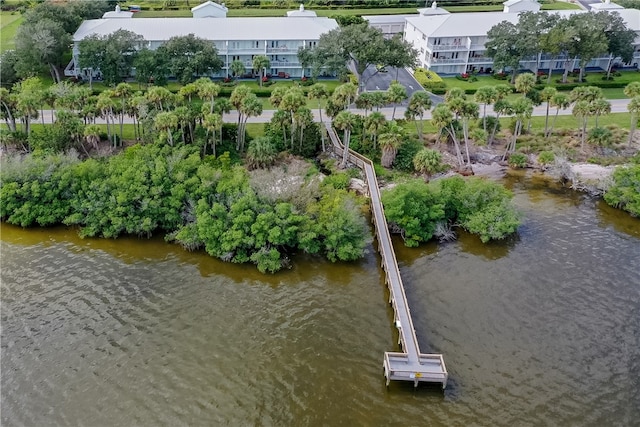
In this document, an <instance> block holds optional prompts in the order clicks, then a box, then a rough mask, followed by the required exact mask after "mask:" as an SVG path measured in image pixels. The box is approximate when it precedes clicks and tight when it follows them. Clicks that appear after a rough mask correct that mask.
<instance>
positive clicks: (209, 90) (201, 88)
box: [195, 77, 220, 114]
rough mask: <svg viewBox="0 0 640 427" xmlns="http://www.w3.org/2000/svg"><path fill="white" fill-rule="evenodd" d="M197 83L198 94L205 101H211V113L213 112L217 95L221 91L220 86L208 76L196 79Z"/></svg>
mask: <svg viewBox="0 0 640 427" xmlns="http://www.w3.org/2000/svg"><path fill="white" fill-rule="evenodd" d="M195 83H196V85H197V87H198V96H199V97H200V98H202V100H203V101H208V102H209V114H211V113H213V107H214V105H215V100H216V96H218V93H220V86H218V85H217V84H215V83H214V82H212V81H211V80H210V79H209V78H207V77H203V78H200V79H198V80H196V82H195Z"/></svg>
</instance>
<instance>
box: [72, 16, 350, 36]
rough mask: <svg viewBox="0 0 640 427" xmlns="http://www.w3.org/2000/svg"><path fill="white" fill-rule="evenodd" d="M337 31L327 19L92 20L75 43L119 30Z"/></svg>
mask: <svg viewBox="0 0 640 427" xmlns="http://www.w3.org/2000/svg"><path fill="white" fill-rule="evenodd" d="M335 28H338V23H337V22H336V21H335V19H330V18H325V17H316V18H304V17H301V18H297V19H288V18H286V17H280V18H217V19H198V18H134V19H90V20H88V21H84V22H83V23H82V24H81V25H80V28H78V30H77V31H76V32H75V34H74V35H73V41H80V40H82V39H84V38H85V37H87V36H89V35H92V34H97V35H101V36H105V35H107V34H111V33H113V32H115V31H117V30H120V29H123V30H128V31H132V32H134V33H136V34H139V35H141V36H142V37H143V38H144V39H145V40H147V41H165V40H169V39H170V38H171V37H174V36H186V35H189V34H194V35H195V36H196V37H200V38H203V39H205V40H265V39H268V40H304V39H312V40H317V39H319V38H320V35H321V34H324V33H326V32H328V31H330V30H333V29H335Z"/></svg>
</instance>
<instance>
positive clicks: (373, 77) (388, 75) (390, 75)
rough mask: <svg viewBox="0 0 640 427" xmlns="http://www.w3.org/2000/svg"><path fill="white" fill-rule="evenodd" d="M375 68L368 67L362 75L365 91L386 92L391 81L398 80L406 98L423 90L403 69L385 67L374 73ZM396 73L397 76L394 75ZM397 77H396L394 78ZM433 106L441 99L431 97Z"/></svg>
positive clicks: (434, 96) (435, 96)
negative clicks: (403, 88) (405, 90)
mask: <svg viewBox="0 0 640 427" xmlns="http://www.w3.org/2000/svg"><path fill="white" fill-rule="evenodd" d="M376 71H377V70H376V67H375V66H373V65H372V66H369V68H367V69H366V70H365V71H364V73H363V74H362V79H363V80H364V81H365V82H366V83H365V90H366V91H374V90H387V89H389V85H390V84H391V82H392V81H393V80H398V82H399V83H400V84H402V85H403V86H404V87H405V88H406V89H407V96H408V97H409V98H411V95H412V94H413V93H414V92H417V91H419V90H423V89H422V87H421V86H420V84H418V82H417V81H416V79H415V78H414V77H413V76H412V75H411V74H410V73H409V72H407V70H405V69H404V68H394V67H386V69H385V70H384V71H382V72H381V71H378V72H376ZM396 72H397V74H396ZM396 75H397V77H396ZM431 100H432V102H433V105H436V104H438V103H440V102H442V97H440V96H437V95H431Z"/></svg>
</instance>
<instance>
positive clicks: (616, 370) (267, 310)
mask: <svg viewBox="0 0 640 427" xmlns="http://www.w3.org/2000/svg"><path fill="white" fill-rule="evenodd" d="M505 182H506V183H507V185H509V186H510V187H511V188H512V190H513V191H514V192H515V193H516V203H517V205H518V206H519V208H520V209H521V210H522V211H523V213H524V214H525V221H524V224H523V225H522V227H521V228H520V230H519V233H518V236H517V237H514V238H512V239H510V240H509V241H507V242H501V243H499V244H490V245H482V244H480V243H479V241H478V240H477V239H476V238H475V237H473V236H469V235H465V234H463V235H461V236H460V239H459V240H458V241H457V242H455V243H449V244H444V245H437V244H429V245H425V246H422V247H420V248H418V249H406V248H403V247H402V246H401V245H400V242H396V243H397V245H396V248H397V252H398V257H399V259H400V263H401V265H400V268H401V272H402V274H403V275H404V278H405V284H406V291H407V298H408V300H409V305H410V306H411V309H412V313H413V315H414V324H415V327H416V330H417V334H418V339H419V341H420V345H421V347H422V350H423V351H433V352H442V353H443V354H444V356H445V361H446V363H447V368H448V370H449V372H450V382H449V385H448V387H447V389H446V390H445V391H444V393H443V392H442V391H440V390H439V388H438V387H429V386H421V387H419V388H418V390H414V389H413V386H412V385H409V384H392V385H391V386H390V388H389V389H387V388H386V387H385V385H384V379H383V376H382V355H383V352H384V351H387V350H392V349H394V348H396V347H395V346H394V343H395V342H396V341H397V335H396V334H395V332H394V329H393V326H392V311H391V309H390V308H389V306H388V305H387V304H386V297H387V294H386V290H385V287H384V283H383V281H382V274H381V270H380V269H379V267H378V265H379V259H378V257H377V255H376V253H375V252H374V250H373V245H371V248H370V250H369V253H368V255H367V256H366V257H365V259H364V260H363V261H361V262H359V263H355V264H346V265H345V264H337V265H333V264H330V263H326V262H322V261H318V260H317V259H312V258H297V259H296V260H295V264H294V267H293V269H292V270H289V271H287V272H284V273H280V274H277V275H275V276H264V275H261V274H260V273H258V272H257V271H256V270H255V269H254V268H253V267H251V266H237V265H231V264H225V263H221V262H218V261H216V260H214V259H212V258H210V257H208V256H206V255H204V254H200V253H195V254H194V253H187V252H184V251H182V250H181V249H180V248H178V247H176V246H172V245H168V244H165V243H164V242H163V241H162V240H161V239H154V240H151V241H139V240H136V239H118V240H115V241H108V240H91V239H86V240H81V239H78V238H77V237H76V235H75V232H74V231H68V230H64V229H55V230H50V229H47V230H28V231H24V230H22V229H19V228H15V227H11V226H7V225H2V228H1V230H0V231H1V232H2V243H1V244H2V246H1V267H2V270H1V273H2V277H1V278H2V306H1V321H2V333H1V334H2V335H1V338H2V343H1V345H2V347H1V350H2V358H1V369H2V372H1V379H2V391H1V393H2V408H1V409H2V411H1V421H2V425H3V426H14V425H15V426H21V425H25V426H35V425H38V426H41V425H85V426H100V425H109V426H111V425H122V426H131V425H140V426H156V425H171V426H178V425H231V426H251V425H259V426H322V425H327V426H334V425H345V426H359V425H362V426H370V425H385V426H386V425H401V426H423V425H424V426H440V425H442V426H470V425H478V426H496V425H497V426H540V425H550V426H558V425H560V426H637V425H640V220H638V219H633V218H631V217H629V216H628V215H626V214H624V213H622V212H621V211H618V210H614V209H611V208H609V207H607V206H606V205H604V204H603V203H601V202H598V201H595V200H593V199H590V198H588V197H586V196H584V195H580V194H574V193H571V192H565V191H563V190H561V189H554V188H548V187H547V185H546V184H543V183H539V182H536V180H535V179H532V178H526V179H525V178H522V177H517V176H516V177H511V178H510V179H508V180H506V181H505Z"/></svg>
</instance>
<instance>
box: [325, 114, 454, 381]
mask: <svg viewBox="0 0 640 427" xmlns="http://www.w3.org/2000/svg"><path fill="white" fill-rule="evenodd" d="M325 126H326V128H327V133H328V135H329V137H330V139H331V143H332V145H333V148H334V151H335V152H336V153H338V154H340V155H343V153H344V146H343V145H342V143H341V142H340V139H339V138H338V136H337V135H336V133H335V131H334V129H333V127H332V126H331V125H330V124H329V123H325ZM348 160H349V162H351V163H352V164H354V165H356V166H358V167H359V168H360V169H362V170H363V172H364V175H365V179H366V181H367V187H368V188H369V197H370V200H371V211H372V213H373V215H372V221H373V223H374V228H375V231H376V236H377V238H378V250H379V252H380V256H381V258H382V268H383V269H384V271H385V282H386V284H387V286H388V288H389V303H390V304H391V306H392V307H393V311H394V323H395V326H396V328H397V329H398V344H400V345H401V346H402V349H403V351H404V353H399V352H386V353H385V354H384V360H383V363H382V366H383V368H384V375H385V378H386V379H387V385H389V382H390V381H391V380H400V381H413V383H414V386H416V387H417V386H418V383H419V382H435V383H441V384H442V388H445V387H446V385H447V379H448V376H449V375H448V373H447V368H446V366H445V364H444V359H443V358H442V355H441V354H423V353H420V347H419V346H418V339H417V338H416V331H415V329H414V327H413V320H412V319H411V311H410V310H409V304H408V303H407V297H406V295H405V292H404V285H403V283H402V277H401V276H400V271H399V270H398V262H397V261H396V254H395V251H394V250H393V244H392V243H391V236H390V234H389V228H388V226H387V219H386V218H385V216H384V209H383V207H382V202H381V200H380V190H379V189H378V180H377V178H376V173H375V170H374V168H373V163H372V162H371V160H369V159H368V158H366V157H364V156H363V155H361V154H359V153H356V152H355V151H353V150H349V154H348Z"/></svg>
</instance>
